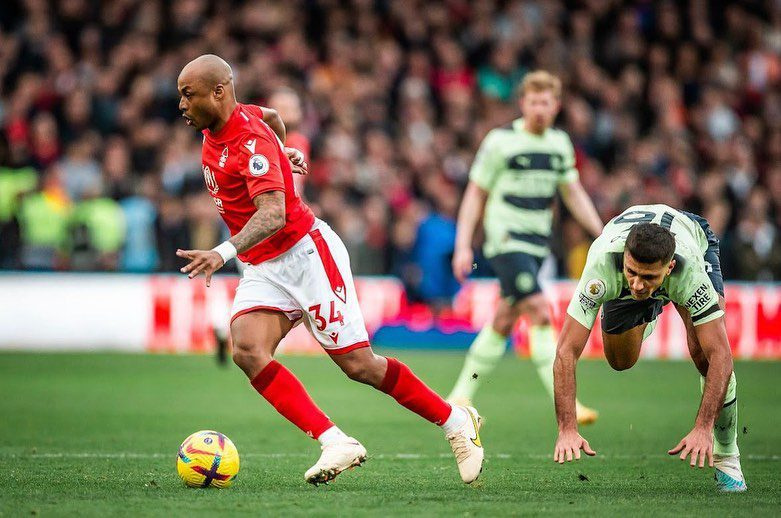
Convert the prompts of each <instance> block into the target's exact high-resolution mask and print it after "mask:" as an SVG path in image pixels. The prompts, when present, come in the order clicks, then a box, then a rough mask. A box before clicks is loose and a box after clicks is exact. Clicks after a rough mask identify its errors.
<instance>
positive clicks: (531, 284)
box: [488, 252, 543, 304]
mask: <svg viewBox="0 0 781 518" xmlns="http://www.w3.org/2000/svg"><path fill="white" fill-rule="evenodd" d="M542 261H543V258H542V257H536V256H534V255H531V254H526V253H524V252H510V253H507V254H499V255H495V256H494V257H491V258H490V259H488V262H489V263H491V268H492V269H493V271H494V273H495V274H496V277H497V278H498V279H499V286H500V288H501V292H502V298H504V299H510V300H511V302H512V303H513V304H515V303H516V302H520V301H521V300H523V299H525V298H526V297H528V296H530V295H534V294H536V293H541V292H542V288H540V283H539V282H538V281H537V275H538V274H539V273H540V267H541V266H542Z"/></svg>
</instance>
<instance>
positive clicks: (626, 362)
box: [607, 357, 637, 371]
mask: <svg viewBox="0 0 781 518" xmlns="http://www.w3.org/2000/svg"><path fill="white" fill-rule="evenodd" d="M607 363H608V364H609V365H610V366H611V367H612V368H613V370H617V371H625V370H627V369H629V368H630V367H632V366H633V365H634V364H635V363H637V358H634V359H632V358H620V357H619V358H617V357H608V358H607Z"/></svg>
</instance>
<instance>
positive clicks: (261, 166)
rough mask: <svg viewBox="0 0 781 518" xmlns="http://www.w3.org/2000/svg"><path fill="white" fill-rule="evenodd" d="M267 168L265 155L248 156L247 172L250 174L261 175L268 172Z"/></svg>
mask: <svg viewBox="0 0 781 518" xmlns="http://www.w3.org/2000/svg"><path fill="white" fill-rule="evenodd" d="M253 144H254V142H253ZM253 147H254V146H253ZM268 168H269V165H268V158H266V157H265V156H263V155H252V156H251V157H250V158H249V174H251V175H252V176H263V175H264V174H266V173H268Z"/></svg>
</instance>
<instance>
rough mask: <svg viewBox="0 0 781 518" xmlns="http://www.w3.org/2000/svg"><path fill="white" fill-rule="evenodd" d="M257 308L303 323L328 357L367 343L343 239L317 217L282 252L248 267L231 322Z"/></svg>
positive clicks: (232, 310)
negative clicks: (299, 236)
mask: <svg viewBox="0 0 781 518" xmlns="http://www.w3.org/2000/svg"><path fill="white" fill-rule="evenodd" d="M257 310H270V311H279V312H282V313H284V314H285V315H286V316H287V317H288V318H289V319H290V320H292V321H296V320H298V319H300V318H302V317H305V318H306V324H307V327H308V328H309V330H310V331H311V332H312V334H313V335H314V337H315V338H316V339H317V341H318V342H319V343H320V345H322V347H323V349H325V350H326V352H327V353H328V354H343V353H346V352H349V351H352V350H354V349H358V348H360V347H367V346H368V345H369V335H368V333H367V332H366V325H365V324H364V322H363V315H362V314H361V308H360V306H359V305H358V297H357V295H356V292H355V284H354V283H353V276H352V272H351V271H350V257H349V255H348V254H347V249H346V248H345V246H344V243H342V240H341V239H340V238H339V236H338V235H336V232H334V231H333V230H331V227H330V226H328V224H327V223H325V222H324V221H321V220H319V219H316V220H315V224H314V225H313V226H312V229H311V230H310V231H309V233H308V234H307V235H305V236H304V237H302V238H301V239H300V240H299V241H298V243H296V244H295V245H293V247H292V248H291V249H290V250H288V251H286V252H285V253H283V254H281V255H279V256H278V257H275V258H274V259H271V260H268V261H264V262H262V263H260V264H257V265H254V264H247V265H246V268H245V269H244V272H243V274H242V277H241V281H239V286H238V288H236V297H235V298H234V300H233V308H232V309H231V323H232V322H233V321H234V320H235V319H236V318H238V317H239V316H241V315H244V314H246V313H250V312H252V311H257Z"/></svg>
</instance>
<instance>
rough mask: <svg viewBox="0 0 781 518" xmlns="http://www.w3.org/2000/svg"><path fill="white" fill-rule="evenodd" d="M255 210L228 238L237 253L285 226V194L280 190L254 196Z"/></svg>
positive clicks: (244, 250)
mask: <svg viewBox="0 0 781 518" xmlns="http://www.w3.org/2000/svg"><path fill="white" fill-rule="evenodd" d="M254 201H255V206H256V207H257V209H258V210H257V212H256V213H255V214H253V215H252V217H251V218H250V219H249V221H247V224H246V225H244V228H242V229H241V231H239V233H238V234H236V235H235V236H233V237H232V238H230V239H229V241H230V242H231V243H233V246H235V247H236V250H237V251H238V253H240V254H241V253H244V252H246V251H247V250H249V249H250V248H252V247H253V246H255V245H257V244H258V243H260V242H261V241H263V240H264V239H267V238H269V237H271V236H273V235H274V234H276V233H277V232H278V231H279V230H280V229H281V228H282V227H284V226H285V195H284V193H282V192H280V191H273V192H268V193H263V194H261V195H259V196H257V197H256V198H255V200H254Z"/></svg>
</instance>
